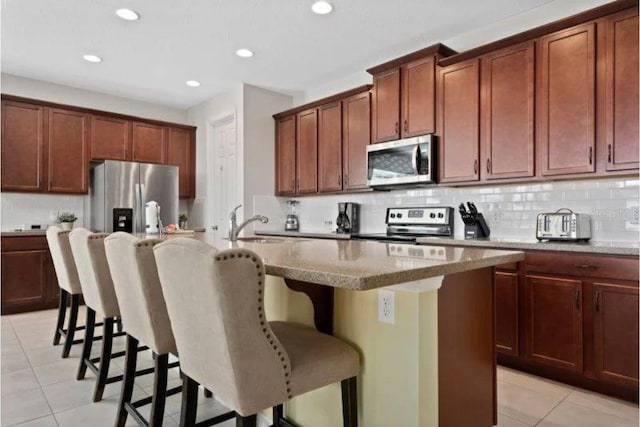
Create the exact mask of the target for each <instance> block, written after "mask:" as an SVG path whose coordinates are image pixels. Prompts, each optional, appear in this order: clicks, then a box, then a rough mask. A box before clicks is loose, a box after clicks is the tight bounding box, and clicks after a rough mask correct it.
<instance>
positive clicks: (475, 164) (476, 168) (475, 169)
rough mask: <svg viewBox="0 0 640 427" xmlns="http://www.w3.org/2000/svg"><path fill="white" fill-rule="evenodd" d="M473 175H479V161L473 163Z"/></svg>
mask: <svg viewBox="0 0 640 427" xmlns="http://www.w3.org/2000/svg"><path fill="white" fill-rule="evenodd" d="M473 173H474V174H475V175H478V159H475V160H474V161H473Z"/></svg>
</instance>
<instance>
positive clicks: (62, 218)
mask: <svg viewBox="0 0 640 427" xmlns="http://www.w3.org/2000/svg"><path fill="white" fill-rule="evenodd" d="M77 220H78V217H77V216H76V215H75V214H74V213H71V212H62V213H61V214H58V224H60V226H61V227H62V229H63V230H71V229H72V228H73V223H74V222H76V221H77Z"/></svg>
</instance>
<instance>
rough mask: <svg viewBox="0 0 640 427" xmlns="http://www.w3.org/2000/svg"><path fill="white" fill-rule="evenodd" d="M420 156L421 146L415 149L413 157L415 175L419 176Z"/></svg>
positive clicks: (412, 164)
mask: <svg viewBox="0 0 640 427" xmlns="http://www.w3.org/2000/svg"><path fill="white" fill-rule="evenodd" d="M419 155H420V146H419V145H416V146H415V147H413V154H412V157H411V166H412V167H413V174H414V175H416V176H418V174H419V171H418V156H419Z"/></svg>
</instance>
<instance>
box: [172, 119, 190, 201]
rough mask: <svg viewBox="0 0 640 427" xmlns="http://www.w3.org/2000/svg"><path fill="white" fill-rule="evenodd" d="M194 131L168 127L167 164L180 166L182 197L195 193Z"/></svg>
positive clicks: (188, 196)
mask: <svg viewBox="0 0 640 427" xmlns="http://www.w3.org/2000/svg"><path fill="white" fill-rule="evenodd" d="M192 135H193V134H192V133H191V132H189V131H188V130H186V129H180V128H172V127H170V128H168V129H167V162H166V164H167V165H171V166H178V174H179V186H180V198H181V199H191V198H194V197H195V196H196V194H195V164H194V162H195V157H194V156H195V153H194V151H195V146H194V141H193V138H192Z"/></svg>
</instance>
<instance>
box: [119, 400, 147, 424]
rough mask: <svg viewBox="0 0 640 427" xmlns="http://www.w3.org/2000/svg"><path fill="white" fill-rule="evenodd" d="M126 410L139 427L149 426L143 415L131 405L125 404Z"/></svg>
mask: <svg viewBox="0 0 640 427" xmlns="http://www.w3.org/2000/svg"><path fill="white" fill-rule="evenodd" d="M124 408H125V409H126V410H127V412H128V413H129V415H131V416H132V417H133V419H134V420H135V421H136V422H137V423H138V425H141V426H145V427H146V426H148V425H149V422H147V420H145V419H144V417H143V416H142V414H141V413H140V412H138V410H137V409H136V408H135V407H134V406H133V405H132V404H131V403H129V402H127V403H125V404H124Z"/></svg>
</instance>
